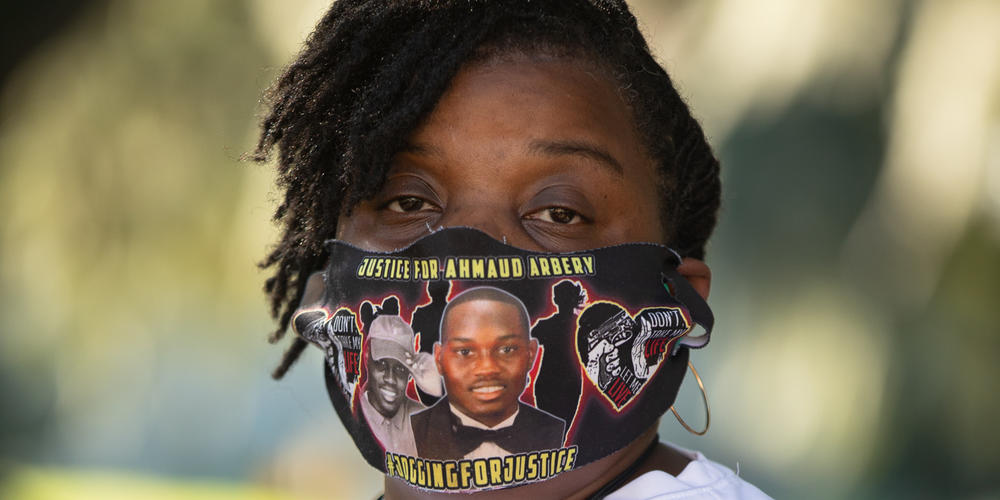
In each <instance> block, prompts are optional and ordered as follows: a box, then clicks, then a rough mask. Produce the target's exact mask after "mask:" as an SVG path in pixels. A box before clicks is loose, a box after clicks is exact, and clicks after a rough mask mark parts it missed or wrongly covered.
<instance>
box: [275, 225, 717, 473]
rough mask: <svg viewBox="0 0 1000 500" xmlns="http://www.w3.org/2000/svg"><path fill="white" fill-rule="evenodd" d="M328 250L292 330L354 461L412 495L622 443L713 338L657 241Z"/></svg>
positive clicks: (336, 244) (550, 466)
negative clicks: (554, 247) (319, 375)
mask: <svg viewBox="0 0 1000 500" xmlns="http://www.w3.org/2000/svg"><path fill="white" fill-rule="evenodd" d="M328 244H329V247H330V262H329V265H328V267H327V269H326V271H325V273H324V275H323V281H324V291H323V296H322V299H321V300H320V301H319V302H318V303H316V304H313V305H311V306H305V307H302V308H301V309H300V310H299V311H297V312H296V314H295V316H294V317H293V320H292V324H293V327H294V328H295V330H296V332H297V333H298V334H299V335H301V336H302V337H303V338H305V339H307V340H309V341H310V342H311V343H313V344H315V345H317V346H319V347H320V348H322V349H323V350H324V352H325V353H326V363H325V364H324V368H323V371H324V374H325V377H326V384H327V391H328V392H329V395H330V399H331V401H332V402H333V406H334V407H335V409H336V411H337V414H338V415H339V416H340V419H341V420H342V421H343V423H344V425H345V426H346V427H347V430H348V431H349V432H350V434H351V436H352V437H353V439H354V442H355V443H356V444H357V446H358V448H359V449H360V450H361V453H362V454H363V455H364V457H365V459H366V460H367V461H368V462H369V463H370V464H372V465H373V466H375V467H376V468H378V469H379V470H381V471H383V472H384V473H386V474H388V475H390V476H394V477H398V478H401V479H402V480H404V481H406V482H408V483H409V484H412V485H414V486H417V487H420V488H424V489H430V490H450V491H472V490H484V489H494V488H502V487H509V486H516V485H520V484H525V483H530V482H535V481H541V480H545V479H549V478H552V477H554V476H556V475H558V474H560V473H562V472H565V471H568V470H572V469H574V468H577V467H580V466H582V465H585V464H587V463H590V462H592V461H594V460H597V459H599V458H602V457H605V456H607V455H609V454H610V453H612V452H614V451H616V450H619V449H621V448H623V447H625V446H626V445H627V444H629V443H630V442H631V441H633V440H634V439H635V438H637V437H638V436H639V434H641V433H642V432H643V431H645V430H646V429H648V428H649V427H650V426H652V425H654V424H655V423H656V420H657V418H659V417H660V416H661V415H662V414H663V413H664V412H666V410H667V409H668V408H669V407H670V406H671V405H672V404H673V402H674V397H675V396H676V394H677V390H678V388H679V386H680V383H681V380H682V379H683V377H684V373H685V370H686V367H687V359H688V349H687V347H702V346H704V345H705V344H706V343H707V342H708V339H709V333H710V331H711V328H712V314H711V311H710V310H709V309H708V306H707V305H706V304H705V303H704V302H703V301H702V299H701V297H699V296H698V294H697V293H696V292H695V291H694V290H693V289H692V288H691V286H690V285H689V284H688V283H687V282H686V281H685V280H684V279H683V278H682V277H681V276H680V275H679V274H678V273H677V272H676V270H675V268H676V267H677V265H678V264H679V263H680V258H679V257H678V256H677V254H676V253H674V252H673V251H672V250H670V249H668V248H666V247H663V246H660V245H654V244H643V243H640V244H625V245H618V246H613V247H607V248H600V249H595V250H588V251H582V252H572V253H564V254H550V253H537V252H529V251H525V250H520V249H517V248H514V247H511V246H508V245H505V244H503V243H501V242H499V241H496V240H494V239H492V238H490V237H489V236H487V235H486V234H484V233H482V232H479V231H477V230H474V229H467V228H453V229H445V230H442V231H438V232H436V233H434V234H432V235H429V236H427V237H424V238H423V239H421V240H419V241H417V242H416V243H414V244H413V245H411V246H410V247H408V248H406V249H404V250H401V251H398V252H394V253H374V252H367V251H364V250H360V249H358V248H355V247H353V246H351V245H349V244H346V243H343V242H340V241H331V242H329V243H328ZM695 324H699V325H701V326H702V327H703V328H704V329H705V333H703V334H701V335H699V336H697V337H695V336H693V335H692V334H691V332H692V330H693V327H694V326H695Z"/></svg>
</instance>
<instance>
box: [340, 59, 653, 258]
mask: <svg viewBox="0 0 1000 500" xmlns="http://www.w3.org/2000/svg"><path fill="white" fill-rule="evenodd" d="M658 186H659V179H658V177H657V174H656V170H655V168H654V163H653V160H652V159H651V158H649V156H648V155H647V154H646V152H645V148H644V147H643V145H642V142H641V140H640V139H639V136H638V135H637V133H636V131H635V125H634V123H633V121H632V116H631V112H630V111H629V110H628V108H627V107H626V106H625V103H624V102H623V101H622V100H621V98H620V97H619V96H618V93H617V92H616V89H615V87H614V86H613V84H612V82H611V81H610V80H609V79H608V78H607V77H606V76H604V75H603V74H602V73H600V72H597V71H588V70H586V69H583V67H582V66H581V65H579V64H577V63H574V62H571V61H533V60H531V59H529V58H527V57H519V58H515V59H513V60H508V61H504V62H496V63H489V64H479V65H473V66H470V67H467V68H465V69H463V70H461V71H460V72H459V73H458V75H457V76H456V77H455V79H454V80H453V81H452V84H451V87H450V89H449V90H448V91H447V92H446V93H445V94H444V96H443V97H442V98H441V100H440V101H439V102H438V104H437V107H436V108H434V110H433V112H432V113H431V114H430V115H429V117H428V118H427V120H426V122H425V123H424V124H423V125H422V126H421V127H419V128H418V129H417V130H415V131H414V133H413V135H412V136H411V137H410V138H409V141H408V144H407V146H406V147H405V148H404V150H403V151H401V152H400V153H399V154H397V155H396V156H395V158H394V160H393V164H392V167H391V169H390V171H389V173H388V175H387V178H386V182H385V185H384V186H383V187H382V189H381V191H379V193H378V194H376V196H375V197H374V198H372V199H370V200H366V201H363V202H361V203H359V204H358V205H357V206H355V207H354V210H353V212H352V213H351V215H350V216H347V215H342V216H341V217H340V220H339V222H338V231H337V233H338V234H337V237H338V238H339V239H341V240H343V241H347V242H350V243H352V244H354V245H357V246H359V247H361V248H364V249H369V250H380V251H391V250H395V249H398V248H401V247H404V246H406V245H408V244H410V243H412V242H413V241H415V240H417V239H418V238H420V237H421V236H424V235H426V234H428V233H429V232H431V231H433V230H437V229H438V228H442V227H453V226H468V227H474V228H477V229H480V230H482V231H485V232H486V233H488V234H490V235H491V236H493V237H494V238H496V239H498V240H501V241H506V242H507V243H508V244H510V245H513V246H516V247H520V248H523V249H528V250H546V251H573V250H585V249H590V248H595V247H601V246H606V245H613V244H618V243H625V242H636V241H648V242H656V243H666V242H665V241H663V240H664V234H663V224H662V223H661V220H660V211H659V187H658Z"/></svg>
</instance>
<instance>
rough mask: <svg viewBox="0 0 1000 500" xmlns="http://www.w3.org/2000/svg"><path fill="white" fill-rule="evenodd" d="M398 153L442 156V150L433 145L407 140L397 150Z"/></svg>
mask: <svg viewBox="0 0 1000 500" xmlns="http://www.w3.org/2000/svg"><path fill="white" fill-rule="evenodd" d="M399 152H400V153H411V154H415V155H419V156H442V154H443V153H442V152H441V150H440V149H438V148H437V147H435V146H432V145H430V144H425V143H422V142H416V143H413V142H408V143H406V145H404V146H403V147H402V148H400V150H399Z"/></svg>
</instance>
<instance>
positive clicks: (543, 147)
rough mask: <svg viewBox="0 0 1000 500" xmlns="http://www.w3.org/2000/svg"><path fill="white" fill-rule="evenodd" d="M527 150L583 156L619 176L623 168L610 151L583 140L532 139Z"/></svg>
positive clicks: (547, 153) (555, 154)
mask: <svg viewBox="0 0 1000 500" xmlns="http://www.w3.org/2000/svg"><path fill="white" fill-rule="evenodd" d="M528 151H530V152H532V153H534V154H540V155H545V156H583V157H585V158H589V159H591V160H594V161H596V162H597V163H598V164H600V165H602V166H605V167H607V168H609V169H610V170H611V171H612V172H613V173H614V174H615V175H617V176H618V177H621V176H622V175H624V172H625V170H624V169H623V168H622V165H621V163H618V160H616V159H615V157H614V156H611V153H608V152H607V151H606V150H605V149H604V148H601V147H600V146H598V145H596V144H592V143H589V142H585V141H574V140H566V141H542V140H536V141H532V142H531V144H529V145H528Z"/></svg>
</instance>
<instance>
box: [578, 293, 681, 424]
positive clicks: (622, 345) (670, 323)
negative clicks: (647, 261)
mask: <svg viewBox="0 0 1000 500" xmlns="http://www.w3.org/2000/svg"><path fill="white" fill-rule="evenodd" d="M690 331H691V318H690V317H689V316H688V313H687V311H685V310H684V309H682V308H680V307H647V308H645V309H642V310H640V311H639V312H638V314H636V315H635V316H632V315H630V314H629V313H628V311H626V310H625V309H624V308H623V307H622V306H620V305H619V304H616V303H614V302H606V301H600V302H594V303H591V304H589V305H587V308H586V309H584V310H583V312H582V313H581V314H580V316H579V317H578V318H577V329H576V346H577V354H578V355H579V357H580V363H581V365H582V366H583V369H584V372H585V373H586V374H587V378H589V379H590V381H591V382H593V384H594V386H595V387H597V390H598V391H599V392H600V393H601V394H603V395H604V397H605V398H606V399H607V400H608V402H610V403H611V405H612V407H613V408H614V409H615V410H616V411H619V412H620V411H621V410H622V409H623V408H625V406H627V405H628V404H629V402H631V401H632V400H633V399H634V398H635V397H636V396H637V395H638V394H639V392H641V391H642V389H643V387H645V386H646V382H647V381H648V380H649V379H650V378H651V377H652V376H653V375H655V374H656V369H657V368H659V366H660V363H661V361H663V359H664V357H665V355H666V354H667V353H669V352H670V348H671V346H672V344H673V343H674V341H675V340H677V339H679V338H681V337H683V336H684V335H686V334H687V333H688V332H690Z"/></svg>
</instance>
